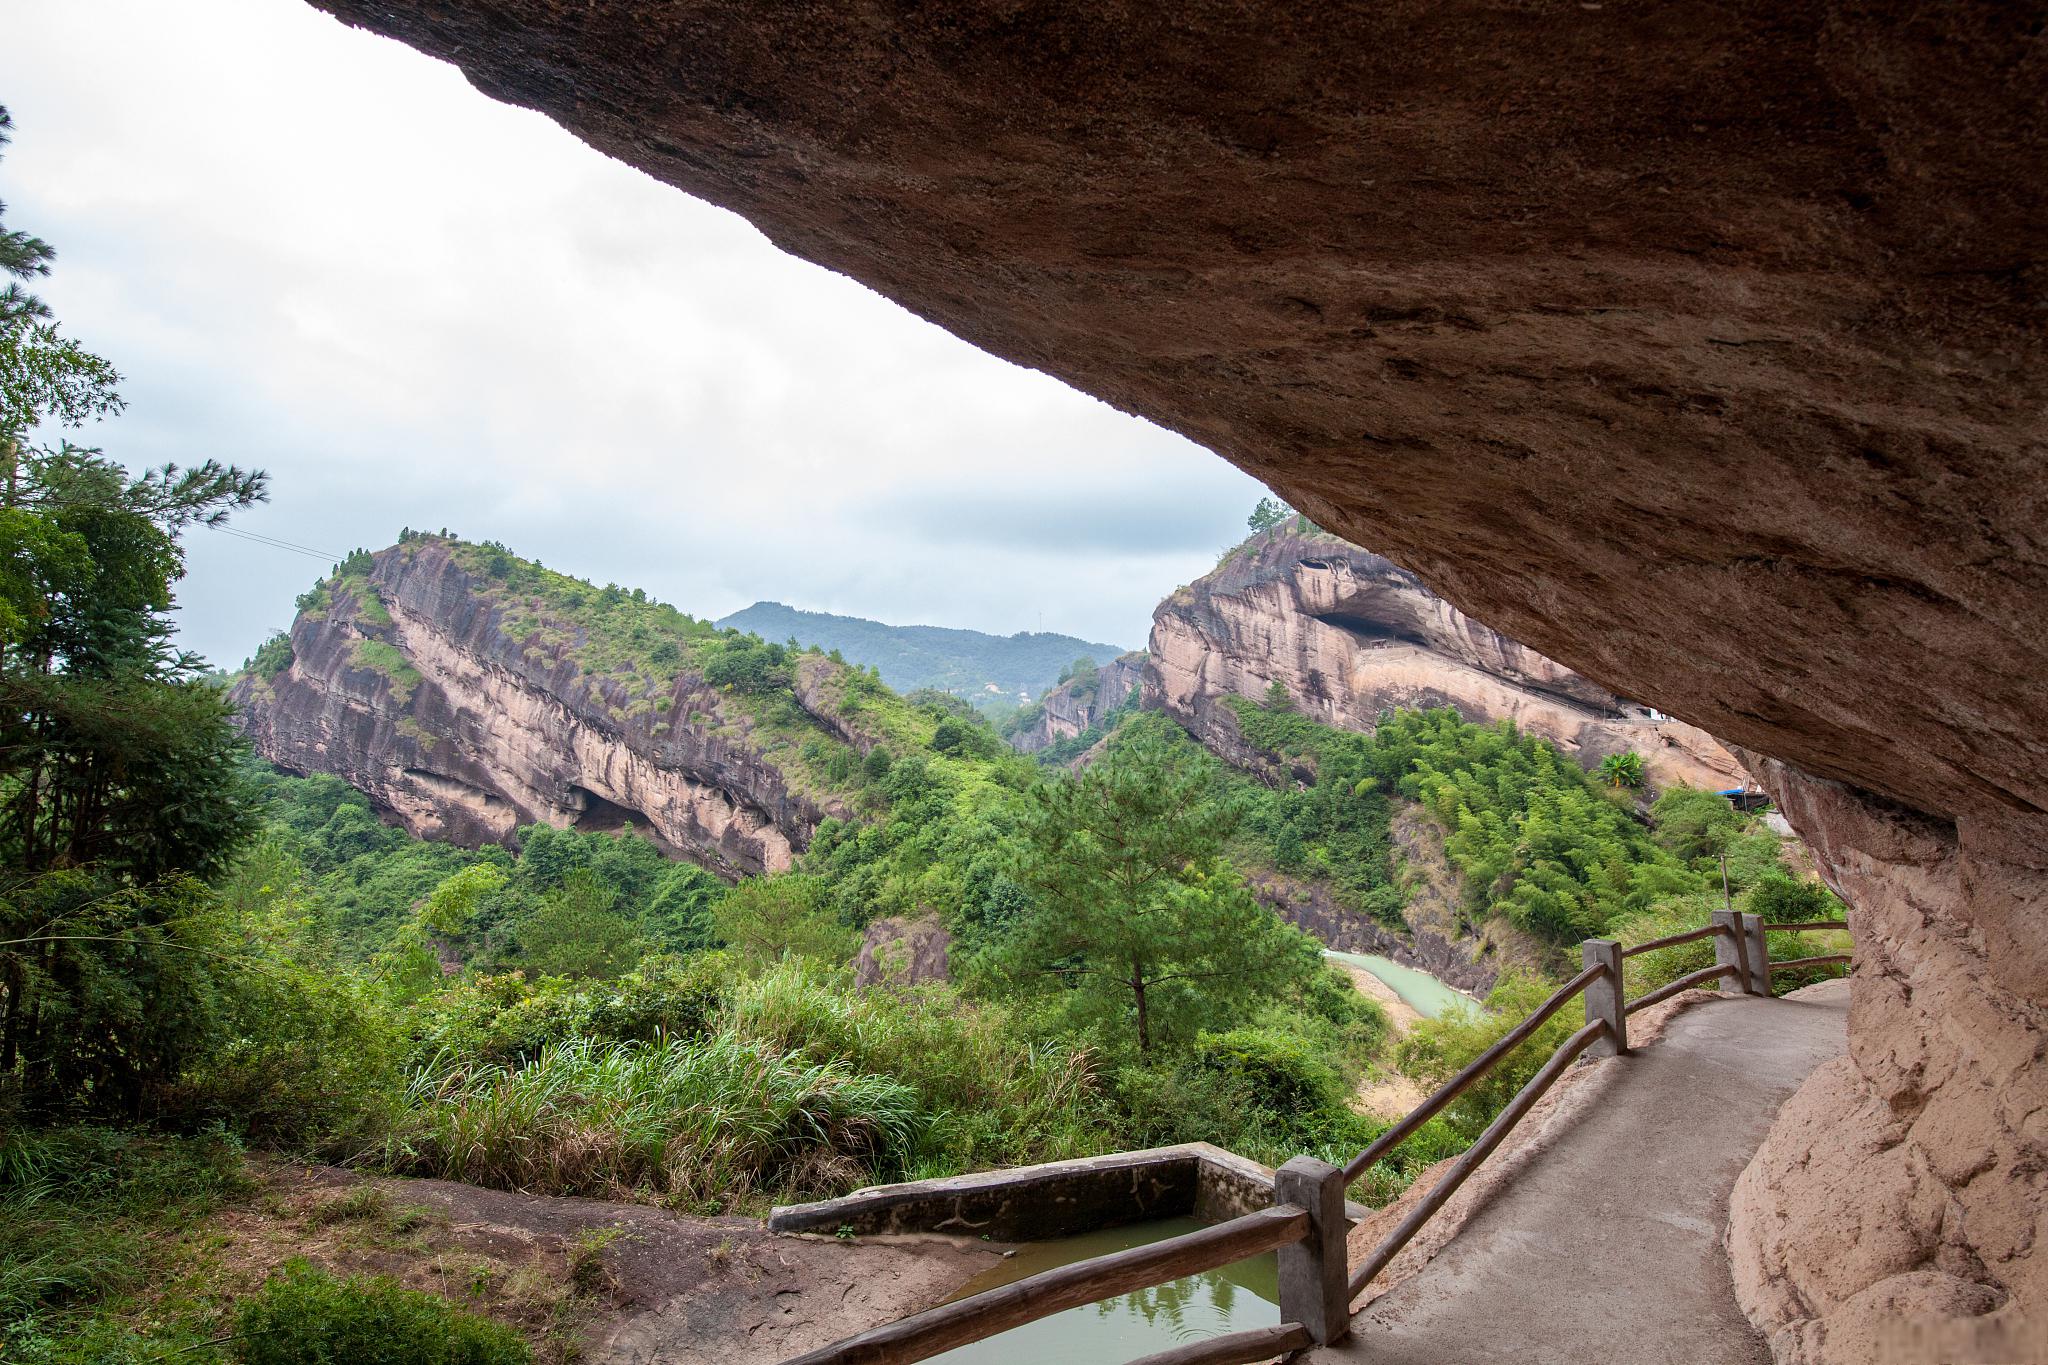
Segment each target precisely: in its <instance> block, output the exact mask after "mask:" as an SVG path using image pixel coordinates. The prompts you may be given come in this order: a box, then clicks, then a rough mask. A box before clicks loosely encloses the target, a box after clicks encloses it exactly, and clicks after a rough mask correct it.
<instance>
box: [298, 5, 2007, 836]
mask: <svg viewBox="0 0 2048 1365" xmlns="http://www.w3.org/2000/svg"><path fill="white" fill-rule="evenodd" d="M316 3H318V4H319V5H320V6H321V7H322V8H325V9H328V10H330V11H332V12H334V13H336V14H338V15H340V16H342V17H344V18H346V19H349V20H351V21H353V22H358V23H362V24H366V25H368V26H370V27H372V28H375V29H378V30H380V31H382V32H386V33H389V34H392V35H393V36H396V37H398V38H401V39H403V40H404V41H406V42H409V43H411V44H413V45H414V46H417V47H420V48H422V49H424V50H426V51H428V52H432V53H435V54H437V55H441V56H444V57H447V58H449V59H450V60H452V61H454V62H456V63H457V64H458V65H459V66H460V67H461V68H462V70H463V71H464V72H465V73H466V74H467V75H468V76H469V77H470V79H471V80H472V81H474V82H475V83H476V84H477V85H478V86H479V87H480V88H481V89H483V90H484V91H485V92H486V93H488V94H491V95H493V96H495V97H497V98H500V99H506V100H510V101H513V102H516V103H519V104H523V105H527V106H530V107H533V108H536V109H539V110H540V111H541V112H543V113H546V114H548V115H549V116H550V117H553V118H555V119H556V120H557V121H559V122H561V123H562V124H563V125H564V126H566V127H568V128H569V129H570V130H571V131H573V132H575V133H577V134H578V135H579V136H582V137H583V138H585V139H586V140H588V141H589V142H591V143H592V144H593V145H594V146H596V147H598V148H599V149H601V150H603V151H605V152H607V153H609V154H611V155H614V156H617V157H620V158H622V159H624V160H627V161H629V162H631V163H633V164H635V165H638V166H640V167H642V168H643V169H645V170H647V171H648V172H650V173H651V174H653V175H655V176H657V177H659V178H661V179H664V180H667V181H669V182H670V183H673V184H676V185H678V186H680V187H681V188H684V189H686V190H688V191H690V192H691V193H694V194H698V195H701V196H703V197H705V198H708V199H711V200H713V201H714V202H718V203H721V204H724V205H726V206H728V207H730V208H733V209H735V210H737V211H739V212H740V213H742V214H744V215H745V216H747V217H748V218H749V219H751V220H752V221H753V222H755V223H756V224H757V225H758V226H760V227H761V228H762V229H763V230H764V231H765V232H767V233H768V235H769V236H770V237H771V238H773V239H774V240H775V241H776V242H778V243H779V244H781V245H783V246H785V247H786V248H788V249H790V250H792V251H794V252H796V253H798V254H801V255H804V256H808V257H810V258H812V259H814V260H818V261H820V262H822V263H824V264H826V265H829V266H832V267H834V268H836V269H840V270H843V271H845V272H846V273H848V274H850V275H853V276H854V277H856V278H858V279H861V280H862V281H864V282H866V283H868V284H870V285H872V286H873V287H875V288H877V289H879V290H880V291H881V292H883V293H885V294H888V295H890V296H891V297H893V298H895V299H897V300H899V301H901V302H903V303H904V304H906V305H907V306H909V307H911V308H912V309H914V310H916V311H918V312H920V313H922V314H924V315H925V316H927V317H930V318H932V319H933V320H935V321H937V322H939V323H940V324H941V325H944V326H946V327H948V328H949V329H951V330H953V331H955V332H958V333H960V334H961V335H963V336H965V337H967V338H969V339H970V340H972V341H974V342H976V343H977V344H980V345H982V346H984V347H986V348H988V349H990V350H992V351H994V352H996V353H998V354H1001V355H1004V356H1007V357H1010V358H1012V359H1015V360H1018V361H1021V362H1023V363H1026V364H1030V365H1034V366H1038V367H1040V368H1043V369H1046V370H1049V371H1051V372H1052V373H1054V374H1057V375H1059V376H1061V377H1063V378H1065V379H1067V380H1069V381H1070V382H1072V383H1074V384H1075V385H1077V386H1078V387H1081V388H1084V389H1087V390H1089V391H1091V392H1094V393H1096V394H1099V395H1100V396H1102V397H1104V398H1106V399H1108V400H1110V401H1112V402H1114V403H1116V404H1118V405H1119V406H1121V407H1124V408H1127V409H1129V410H1132V411H1135V412H1138V413H1140V414H1142V415H1144V416H1147V417H1149V418H1152V419H1154V420H1156V421H1159V422H1161V423H1162V424H1164V425H1168V426H1171V427H1174V428H1176V429H1178V430H1180V431H1183V432H1185V433H1187V434H1188V435H1190V436H1192V437H1193V438H1195V439H1196V440H1198V441H1201V442H1203V443H1204V444H1207V445H1208V446H1210V447H1211V448H1213V449H1215V450H1217V451H1218V452H1219V453H1221V454H1223V455H1224V456H1225V457H1226V458H1229V459H1231V460H1232V461H1234V462H1236V463H1238V464H1240V465H1242V466H1243V467H1245V468H1246V469H1248V470H1250V471H1251V472H1252V473H1254V474H1256V475H1257V476H1259V477H1261V478H1263V479H1265V480H1267V481H1268V482H1269V483H1271V484H1272V485H1273V486H1274V487H1276V488H1278V489H1279V490H1281V491H1282V492H1284V493H1286V494H1287V495H1289V496H1290V497H1291V498H1292V499H1294V500H1295V501H1296V502H1297V503H1298V504H1299V505H1300V506H1302V507H1304V508H1305V509H1306V510H1308V511H1309V512H1310V513H1311V514H1312V515H1314V516H1315V517H1316V518H1317V519H1318V520H1319V521H1321V522H1323V523H1324V524H1326V525H1328V526H1330V527H1331V528H1332V529H1334V530H1337V531H1339V532H1340V533H1342V534H1344V535H1345V536H1346V537H1347V538H1349V539H1352V540H1354V541H1356V542H1358V543H1360V544H1364V545H1369V546H1371V547H1373V548H1375V549H1377V550H1380V551H1382V552H1383V553H1386V554H1387V555H1389V556H1390V557H1391V558H1393V559H1395V560H1396V561H1398V562H1400V563H1402V564H1404V565H1406V566H1407V567H1409V568H1412V569H1414V570H1415V571H1417V572H1418V573H1420V574H1421V575H1422V576H1423V578H1424V579H1425V580H1426V581H1428V582H1429V583H1431V584H1432V585H1433V586H1434V587H1436V588H1437V589H1439V590H1440V591H1442V592H1443V593H1444V594H1445V595H1446V596H1447V597H1449V598H1450V599H1451V600H1452V601H1453V602H1455V603H1457V604H1458V605H1459V606H1460V607H1461V608H1463V609H1465V610H1466V611H1468V612H1469V613H1471V614H1472V615H1474V616H1476V617H1477V618H1478V619H1480V620H1483V621H1485V622H1487V623H1488V624H1490V625H1492V626H1494V627H1496V628H1497V629H1499V630H1501V631H1503V632H1504V633H1506V634H1507V635H1509V636H1511V637H1513V638H1516V639H1520V640H1523V641H1525V642H1527V643H1528V644H1530V645H1532V646H1533V647H1535V648H1537V649H1539V650H1541V651H1542V652H1544V653H1545V654H1548V655H1550V656H1552V657H1555V658H1558V659H1560V660H1562V661H1564V662H1566V663H1568V664H1570V665H1572V666H1573V667H1575V668H1578V669H1579V670H1580V671H1582V672H1585V673H1587V674H1588V675H1589V676H1592V677H1595V678H1598V679H1600V680H1601V681H1602V682H1605V683H1607V684H1609V685H1610V686H1613V687H1615V688H1616V689H1617V690H1619V691H1622V692H1625V693H1627V694H1629V695H1632V696H1637V697H1641V698H1643V699H1645V700H1647V701H1651V702H1654V703H1656V704H1658V705H1659V706H1660V707H1661V708H1662V709H1665V710H1667V711H1670V712H1672V713H1673V714H1676V715H1679V716H1682V717H1684V718H1685V719H1687V720H1689V721H1692V722H1694V723H1696V724H1699V725H1701V726H1703V727H1704V728H1706V729H1708V730H1710V731H1712V732H1713V733H1715V734H1719V735H1722V736H1725V737H1727V738H1728V739H1730V740H1733V741H1734V742H1736V743H1739V744H1742V745H1745V746H1747V747H1750V748H1754V749H1756V750H1759V751H1762V752H1765V753H1769V754H1771V755H1773V756H1776V757H1779V758H1782V759H1785V760H1787V761H1790V762H1792V763H1794V764H1796V765H1798V766H1799V767H1800V768H1802V769H1803V770H1805V771H1808V772H1811V773H1814V774H1816V775H1819V776H1823V777H1828V778H1834V779H1838V780H1843V781H1848V782H1852V783H1855V784H1857V785H1859V786H1861V787H1865V788H1867V789H1869V790H1872V791H1875V792H1878V793H1881V794H1883V795H1885V796H1887V797H1890V798H1892V799H1895V800H1899V801H1901V802H1904V803H1906V804H1908V805H1911V806H1913V807H1915V808H1917V809H1921V810H1925V811H1929V812H1932V813H1935V814H1937V815H1941V816H1943V817H1947V818H1953V817H1955V816H1957V815H1962V814H1966V813H1968V812H1971V811H1973V810H1979V809H1987V808H1988V809H1996V810H2012V811H2041V810H2048V763H2044V762H2043V758H2044V756H2048V744H2044V735H2048V690H2044V689H2042V688H2041V687H2039V686H2037V685H2036V680H2037V679H2038V678H2039V677H2040V676H2041V675H2042V673H2043V671H2044V666H2048V633H2044V626H2043V612H2042V610H2041V608H2042V606H2043V604H2044V603H2048V547H2044V545H2043V533H2042V532H2041V530H2040V528H2041V527H2042V526H2043V525H2048V478H2044V477H2043V474H2044V454H2043V443H2044V441H2048V428H2044V424H2043V419H2042V409H2043V402H2044V399H2048V378H2044V372H2043V366H2042V364H2041V363H2040V362H2041V359H2042V354H2041V346H2040V333H2039V328H2038V322H2039V318H2040V308H2041V306H2042V287H2043V278H2044V271H2048V267H2043V266H2042V265H2040V264H2038V258H2039V256H2040V254H2041V253H2040V248H2041V239H2042V236H2043V233H2044V229H2043V223H2044V222H2048V204H2044V202H2043V201H2044V194H2048V192H2044V187H2048V180H2044V178H2042V177H2040V176H2039V175H2038V174H2029V173H2024V171H2023V168H2026V167H2035V168H2038V167H2039V166H2040V165H2042V164H2048V155H2044V153H2048V139H2044V123H2048V115H2044V113H2043V107H2044V103H2048V102H2044V101H2043V99H2042V98H2041V96H2042V93H2043V91H2044V90H2048V79H2044V60H2048V59H2044V57H2043V53H2042V50H2041V49H2042V40H2041V38H2040V19H2041V9H2040V7H2039V6H2035V5H1994V4H1962V5H1951V6H1943V7H1939V8H1938V9H1933V10H1929V9H1925V8H1922V9H1919V10H1915V11H1913V12H1911V13H1906V12H1904V11H1903V9H1901V12H1899V13H1896V14H1895V13H1892V12H1891V9H1892V7H1885V6H1867V5H1865V6H1859V5H1851V4H1841V3H1838V4H1819V3H1811V2H1810V0H1809V2H1806V3H1801V2H1799V0H1794V2H1792V3H1753V4H1742V3H1736V4H1701V3H1678V4H1658V5H1648V4H1641V3H1620V2H1617V3H1606V4H1597V5H1595V4H1578V3H1560V4H1537V5H1530V4H1524V3H1513V4H1508V3H1493V4H1451V5H1445V4H1441V3H1421V2H1420V0H1415V2H1413V3H1393V4H1375V5H1345V4H1336V5H1318V6H1244V5H1223V4H1206V3H1204V4H1194V5H1187V6H1150V5H1140V4H1130V5H1116V4H1109V5H1093V6H1086V7H1078V6H1076V7H1066V6H1046V5H1014V4H1012V5H993V4H988V5H951V6H939V7H911V6H893V5H888V4H867V5H844V6H822V7H821V6H816V5H797V4H764V5H753V6H748V7H746V8H745V9H744V10H743V11H739V10H734V9H732V8H731V7H729V6H723V5H712V4H704V3H676V4H667V5H662V6H656V7H649V6H646V5H641V4H629V3H622V2H619V0H612V2H610V3H604V2H600V3H576V4H567V3H557V0H465V2H462V3H456V2H455V0H414V2H413V3H397V2H395V0H316ZM1935 92H1939V96H1938V97H1936V94H1935ZM1930 684H1934V685H1930Z"/></svg>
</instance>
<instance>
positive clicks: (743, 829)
mask: <svg viewBox="0 0 2048 1365" xmlns="http://www.w3.org/2000/svg"><path fill="white" fill-rule="evenodd" d="M374 563H375V567H374V568H373V570H372V572H371V574H370V582H371V584H372V587H373V590H374V591H375V593H376V594H377V597H378V601H377V603H376V604H374V606H373V607H370V608H369V609H367V610H366V609H365V608H366V604H363V603H358V602H355V601H353V600H351V599H349V598H348V597H347V596H346V595H345V594H344V595H343V597H342V598H341V599H340V600H337V601H335V602H332V603H330V604H329V606H328V607H327V608H326V609H325V610H324V611H317V612H306V613H301V614H300V616H299V618H298V619H297V620H296V621H294V622H293V623H292V656H293V657H292V664H291V667H290V668H288V669H287V670H285V671H284V672H282V673H279V674H278V675H277V676H276V677H274V678H271V679H268V680H263V679H258V678H255V677H253V676H252V677H245V678H244V679H243V680H242V682H241V683H240V684H238V685H237V687H236V688H235V690H234V692H233V694H232V696H233V699H234V701H235V704H236V706H237V708H238V713H239V722H238V723H239V724H240V725H241V726H242V727H243V729H244V730H245V731H246V732H247V733H248V734H249V736H250V738H251V739H252V741H253V742H254V743H255V746H256V750H257V752H258V753H260V754H261V755H262V756H263V757H264V758H266V759H268V760H270V761H271V762H272V763H275V764H277V765H278V766H279V767H282V768H286V769H289V770H291V771H293V772H300V773H310V772H325V773H333V774H335V775H336V776H338V777H341V778H343V779H345V780H346V781H347V782H348V783H349V785H350V786H353V787H354V788H356V789H357V790H358V791H360V792H362V793H363V794H364V795H366V796H368V797H369V798H370V800H371V801H372V802H374V803H375V804H376V805H378V806H379V807H381V808H383V809H384V810H386V811H389V812H390V813H391V814H392V815H393V816H394V817H395V818H396V819H397V820H398V822H399V823H401V824H402V825H404V826H405V828H406V829H408V830H409V831H411V832H412V833H413V834H416V835H418V836H420V837H422V838H435V839H445V840H448V841H450V842H452V843H458V844H464V845H467V846H470V847H475V846H477V845H479V844H484V843H505V842H509V841H511V839H512V837H513V831H514V830H515V829H516V828H517V827H519V826H520V825H528V824H534V823H537V822H546V823H548V824H553V825H558V826H570V825H582V826H584V827H587V828H615V827H620V826H623V825H624V824H626V823H632V824H635V825H637V826H639V827H640V829H641V831H642V832H643V833H646V834H648V835H650V836H651V837H653V838H654V839H655V840H656V841H657V842H658V843H661V844H664V845H666V846H667V847H669V848H670V849H673V850H675V851H678V852H682V853H686V854H688V855H689V856H690V857H692V858H694V859H695V860H697V861H698V862H701V863H703V864H704V865H706V866H707V867H710V868H712V869H714V870H717V871H720V872H723V873H725V874H726V875H728V876H736V875H739V874H741V873H749V872H763V871H776V870H778V869H781V868H786V867H788V866H789V864H790V860H791V859H792V857H793V856H794V855H795V853H796V852H797V851H799V850H801V849H802V848H803V847H804V846H805V845H806V844H808V843H809V842H810V837H811V834H812V832H813V831H815V830H816V828H817V826H818V822H819V821H820V820H821V819H823V818H824V817H825V815H827V814H829V813H832V812H829V811H827V810H826V809H824V808H822V807H820V806H818V805H817V804H815V803H813V802H811V801H809V800H807V799H805V798H804V797H802V796H800V795H798V794H796V793H794V792H792V791H791V790H790V789H789V787H788V784H787V783H786V782H785V781H784V779H783V776H782V773H781V772H780V771H779V770H778V769H777V768H776V767H775V766H774V765H773V764H771V763H769V762H768V761H767V760H766V759H764V758H763V757H762V755H761V754H760V753H759V752H758V751H757V750H755V749H754V748H752V747H750V746H749V745H748V744H746V743H745V742H744V740H743V739H740V738H736V737H734V736H732V735H730V734H721V733H719V731H720V729H721V728H726V729H731V728H734V727H721V726H720V725H719V723H718V718H719V717H720V716H721V708H722V705H723V698H722V697H721V695H720V693H719V692H718V690H717V689H716V688H714V687H711V686H709V685H707V684H705V683H704V682H703V681H702V679H699V678H696V677H695V676H694V675H689V674H685V675H683V676H682V677H681V678H679V679H678V682H677V685H676V689H675V691H674V693H673V695H672V696H670V697H669V698H668V699H667V704H666V705H664V706H662V707H659V708H656V709H654V710H648V711H642V712H640V713H639V714H632V713H630V712H626V711H623V710H621V709H620V708H621V706H622V704H623V703H625V702H627V701H628V700H629V699H628V698H626V697H625V696H624V695H623V693H619V692H616V690H615V688H616V685H615V684H611V683H609V682H608V681H607V680H603V679H597V678H593V677H590V676H587V675H585V674H583V672H582V670H581V669H580V667H579V665H578V663H577V660H576V658H575V656H574V651H573V650H571V649H567V648H561V647H557V648H550V649H529V648H528V647H527V645H526V643H525V642H524V641H523V640H521V639H515V638H513V636H512V635H510V634H509V633H507V632H506V631H505V630H504V629H502V625H501V619H500V618H501V616H502V612H501V611H500V609H499V608H498V607H496V606H495V605H493V604H492V603H491V602H490V601H489V600H488V599H487V597H485V596H484V595H481V594H480V593H478V592H477V591H476V585H475V583H474V582H473V580H472V579H471V578H470V576H469V574H468V572H467V571H466V570H464V569H463V568H462V566H461V565H460V564H458V563H457V562H456V560H455V557H454V555H452V554H451V553H450V552H449V550H448V548H447V546H445V545H444V544H442V543H440V542H438V541H432V540H419V541H413V542H411V543H409V544H406V545H401V546H395V547H393V548H391V549H388V550H383V551H379V552H378V554H377V555H376V557H375V561H374ZM386 616H388V617H389V620H388V621H386V620H384V619H382V618H383V617H386ZM365 641H374V642H376V643H379V644H383V645H388V646H390V647H391V649H393V650H395V651H396V656H397V657H399V658H401V659H403V661H404V663H405V665H406V666H407V667H409V668H410V669H412V670H414V671H416V672H417V673H418V674H419V678H418V681H416V682H410V681H408V682H403V683H401V682H399V681H398V680H396V679H394V678H393V677H392V676H391V675H390V674H389V673H387V672H385V671H384V670H383V669H381V668H378V667H375V666H372V665H370V664H366V663H364V662H363V661H362V654H361V651H360V650H359V648H358V647H359V646H360V645H361V644H362V643H363V642H365ZM693 716H701V717H706V718H708V719H707V720H706V721H705V722H704V723H693V722H692V720H691V719H690V718H691V717H693Z"/></svg>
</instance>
